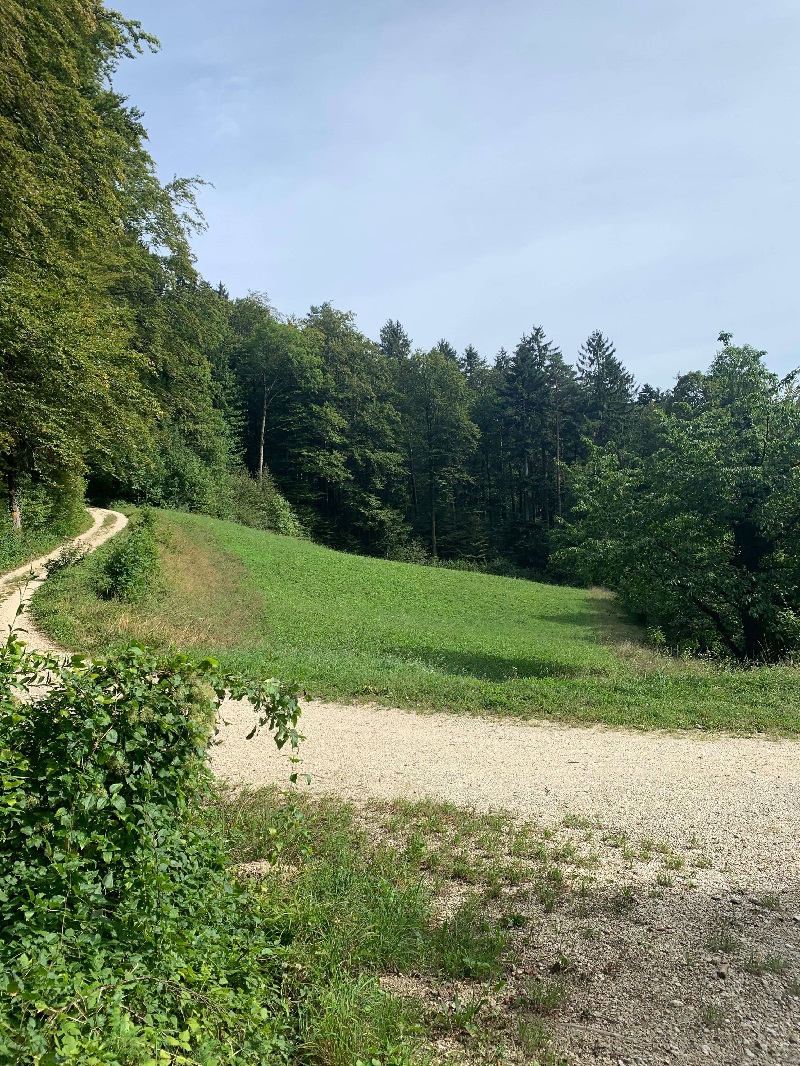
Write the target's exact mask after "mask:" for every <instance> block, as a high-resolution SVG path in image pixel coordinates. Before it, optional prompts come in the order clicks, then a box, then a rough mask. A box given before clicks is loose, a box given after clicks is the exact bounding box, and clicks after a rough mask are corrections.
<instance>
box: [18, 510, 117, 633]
mask: <svg viewBox="0 0 800 1066" xmlns="http://www.w3.org/2000/svg"><path fill="white" fill-rule="evenodd" d="M87 510H88V511H89V514H90V515H91V516H92V526H91V529H87V530H86V532H85V533H81V534H80V535H79V536H77V537H75V539H74V540H71V541H69V542H68V544H67V545H62V546H61V547H59V548H56V549H55V550H54V551H51V552H50V554H49V555H43V556H42V557H41V558H39V559H34V560H33V562H30V563H26V564H25V566H20V567H18V568H17V569H16V570H12V571H11V572H10V573H8V574H2V575H0V638H2V639H5V637H6V635H7V634H8V630H9V629H10V628H11V626H13V627H14V628H15V629H16V630H19V632H20V634H21V635H22V637H23V638H24V640H25V642H26V644H27V645H28V646H29V647H31V648H33V649H34V650H35V651H58V650H60V649H58V648H57V647H56V646H55V645H54V644H53V642H52V641H50V640H48V639H47V637H46V636H45V635H44V634H43V633H40V632H39V631H38V630H37V629H35V628H34V626H33V625H32V624H31V620H30V618H29V616H28V612H27V605H28V604H29V603H30V600H31V596H33V594H34V592H35V591H36V590H37V589H38V588H39V586H40V585H41V584H42V583H43V582H44V581H46V580H47V569H46V567H47V563H49V562H50V560H51V559H56V558H58V556H59V555H60V554H61V551H62V550H63V548H64V547H66V546H75V547H80V548H83V549H84V550H85V551H87V552H91V551H94V549H95V548H98V547H99V546H100V545H101V544H103V543H105V541H107V540H108V539H109V538H110V537H113V536H114V534H115V533H119V531H120V530H121V529H124V527H125V526H126V525H127V524H128V519H127V518H126V517H125V515H124V514H120V512H119V511H109V510H107V509H106V508H105V507H88V508H87ZM20 606H21V607H22V611H21V613H18V612H19V610H20Z"/></svg>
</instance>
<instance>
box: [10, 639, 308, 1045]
mask: <svg viewBox="0 0 800 1066" xmlns="http://www.w3.org/2000/svg"><path fill="white" fill-rule="evenodd" d="M21 691H22V692H26V693H27V697H26V700H25V702H23V701H21V700H20V698H19V695H18V694H19V693H20V692H21ZM226 692H228V693H231V694H232V695H234V696H236V697H247V698H249V699H250V700H251V702H252V704H253V706H254V710H255V715H256V718H255V725H254V730H256V729H258V728H261V727H267V728H269V729H270V730H272V731H273V733H274V737H275V741H276V743H277V745H278V746H279V747H282V746H283V745H284V744H286V743H290V744H291V745H292V746H296V744H297V740H298V734H297V720H298V714H299V711H298V705H297V699H296V694H295V692H294V691H293V690H292V689H291V688H290V687H288V686H285V685H283V684H281V683H278V682H272V681H270V682H265V683H261V684H250V683H246V682H244V681H241V680H239V679H236V678H231V677H226V676H222V675H221V674H220V673H219V671H218V669H217V666H216V663H214V661H213V660H205V661H203V662H200V663H192V662H190V661H189V660H188V659H187V658H186V657H185V656H182V655H177V656H173V657H171V658H158V657H155V656H153V655H151V654H149V653H148V652H146V651H143V650H142V649H140V648H138V647H128V648H127V649H124V650H122V651H120V652H119V653H117V654H114V655H111V656H109V657H108V658H105V659H101V660H94V661H91V662H90V661H88V660H86V659H84V658H82V657H74V658H72V659H70V660H67V661H58V660H55V659H53V658H48V657H45V656H41V655H38V654H34V653H31V652H28V651H27V650H26V649H25V648H24V646H23V645H22V644H21V643H19V642H18V641H16V640H15V639H14V638H13V635H12V636H11V637H9V640H8V642H7V643H6V645H5V646H4V647H3V648H2V649H0V778H2V784H3V793H2V801H1V802H0V859H2V867H1V869H0V1062H2V1063H9V1064H10V1063H14V1064H15V1066H17V1064H18V1066H24V1064H28V1063H30V1064H33V1063H37V1064H41V1066H45V1064H50V1063H56V1062H58V1063H69V1062H73V1063H80V1064H81V1066H95V1064H104V1066H117V1064H118V1066H162V1064H175V1066H178V1064H183V1063H202V1064H223V1063H231V1064H232V1063H236V1064H237V1066H238V1064H246V1063H253V1064H256V1063H257V1064H264V1063H273V1062H274V1063H280V1062H284V1061H287V1059H288V1056H289V1054H290V1048H291V1046H292V1044H293V1040H292V1037H291V1033H292V1029H293V1024H294V1023H293V1021H292V1018H291V1017H290V1016H289V1014H290V1011H289V1008H288V1007H287V1002H286V1000H285V999H284V998H283V997H282V995H281V988H282V981H283V976H282V975H283V972H284V966H283V963H284V962H285V960H286V955H287V951H288V950H289V949H288V946H287V944H288V941H287V937H286V933H285V929H284V928H281V927H280V926H279V925H278V924H277V923H276V920H275V918H274V917H273V914H272V913H270V911H269V910H268V909H267V907H266V904H265V903H264V902H263V900H262V898H261V897H260V896H259V894H258V893H256V892H253V891H250V890H249V889H248V888H247V886H246V885H242V884H240V883H238V882H237V881H236V880H235V879H233V878H232V876H231V875H230V873H229V866H228V864H227V861H226V856H225V853H224V850H223V848H222V847H221V846H220V844H219V843H218V842H217V840H216V839H215V837H214V835H213V834H210V833H209V832H208V831H207V830H205V829H203V828H202V826H201V825H200V823H199V822H198V820H197V818H196V817H195V813H196V811H197V808H198V806H200V805H202V804H203V803H204V802H205V801H206V799H207V798H208V797H209V796H210V795H211V788H212V786H211V779H210V773H209V770H208V768H207V764H206V752H207V747H208V742H209V737H210V734H211V732H212V730H213V727H214V721H215V714H216V709H217V707H218V705H219V702H220V700H221V699H222V697H223V696H224V695H225V693H226Z"/></svg>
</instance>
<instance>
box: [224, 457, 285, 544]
mask: <svg viewBox="0 0 800 1066" xmlns="http://www.w3.org/2000/svg"><path fill="white" fill-rule="evenodd" d="M228 494H229V497H230V513H229V514H221V515H220V516H219V517H222V518H232V519H233V520H234V521H235V522H240V523H241V524H242V525H243V526H251V527H252V528H253V529H266V530H269V531H270V532H272V533H280V534H281V535H282V536H284V537H305V535H306V533H305V530H304V529H303V525H302V523H301V521H300V519H299V518H298V517H297V515H296V514H295V512H294V509H293V508H292V505H291V504H290V503H289V501H288V500H287V499H286V497H285V496H283V495H281V493H280V492H278V490H277V489H276V487H275V484H274V482H273V480H272V478H271V477H270V475H269V473H268V472H267V471H265V473H264V480H263V482H262V483H261V484H259V482H258V481H256V479H255V478H253V477H251V476H250V475H249V474H248V473H247V471H245V470H239V471H235V472H234V473H231V474H229V475H228Z"/></svg>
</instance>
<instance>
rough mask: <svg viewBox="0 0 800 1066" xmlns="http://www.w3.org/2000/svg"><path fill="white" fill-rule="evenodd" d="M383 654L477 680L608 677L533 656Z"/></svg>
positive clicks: (424, 651)
mask: <svg viewBox="0 0 800 1066" xmlns="http://www.w3.org/2000/svg"><path fill="white" fill-rule="evenodd" d="M381 651H382V652H384V653H385V654H386V655H390V656H391V657H392V658H394V659H400V660H402V661H403V662H409V663H419V664H421V665H422V666H427V667H431V668H433V669H435V670H437V671H439V672H440V673H443V674H457V675H460V676H463V677H474V678H476V679H477V680H480V681H519V680H524V679H525V678H559V677H560V678H573V677H587V676H589V675H604V674H605V671H604V670H597V669H592V668H589V667H587V666H585V665H577V666H576V665H573V664H572V663H564V662H558V661H557V660H555V659H552V658H548V659H538V658H535V657H532V656H526V657H519V656H505V655H490V654H486V653H482V652H480V653H479V652H461V651H446V650H442V649H441V648H426V647H416V648H389V647H383V648H381Z"/></svg>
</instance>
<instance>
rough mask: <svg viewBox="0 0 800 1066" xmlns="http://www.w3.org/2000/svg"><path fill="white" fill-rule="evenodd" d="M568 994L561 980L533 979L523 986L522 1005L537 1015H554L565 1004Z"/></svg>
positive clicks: (553, 978) (521, 993) (551, 978)
mask: <svg viewBox="0 0 800 1066" xmlns="http://www.w3.org/2000/svg"><path fill="white" fill-rule="evenodd" d="M566 992H567V986H566V984H565V982H564V981H563V980H562V979H561V978H555V977H540V978H532V979H531V980H529V981H527V982H526V983H525V984H524V985H523V986H522V989H521V992H520V999H521V1005H522V1006H523V1007H526V1008H527V1009H528V1010H531V1011H533V1012H534V1013H536V1014H554V1013H555V1012H556V1011H557V1010H558V1008H559V1007H560V1006H561V1004H562V1003H563V1001H564V996H565V995H566Z"/></svg>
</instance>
